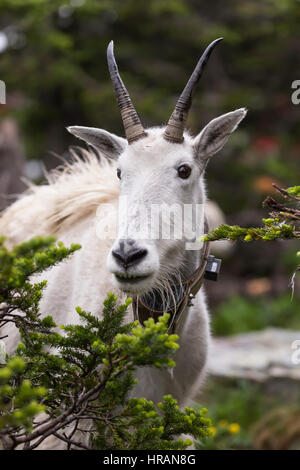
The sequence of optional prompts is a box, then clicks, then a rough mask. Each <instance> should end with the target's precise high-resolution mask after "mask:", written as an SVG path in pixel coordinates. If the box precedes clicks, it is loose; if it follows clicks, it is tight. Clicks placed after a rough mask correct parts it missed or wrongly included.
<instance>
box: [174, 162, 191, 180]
mask: <svg viewBox="0 0 300 470" xmlns="http://www.w3.org/2000/svg"><path fill="white" fill-rule="evenodd" d="M191 171H192V169H191V168H190V167H189V166H188V165H181V166H180V167H179V168H178V169H177V173H178V176H179V177H180V178H182V179H183V180H186V179H187V178H188V177H189V176H190V174H191Z"/></svg>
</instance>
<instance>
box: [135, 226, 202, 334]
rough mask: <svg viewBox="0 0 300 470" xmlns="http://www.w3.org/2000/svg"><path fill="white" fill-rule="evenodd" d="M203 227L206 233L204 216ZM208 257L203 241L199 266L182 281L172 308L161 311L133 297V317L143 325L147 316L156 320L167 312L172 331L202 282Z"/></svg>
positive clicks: (190, 304)
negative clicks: (180, 289)
mask: <svg viewBox="0 0 300 470" xmlns="http://www.w3.org/2000/svg"><path fill="white" fill-rule="evenodd" d="M204 227H205V233H207V232H208V231H209V226H208V222H207V219H206V218H205V224H204ZM208 259H209V242H204V243H203V247H202V249H201V263H200V266H199V267H198V268H197V269H196V270H195V271H194V273H193V274H192V275H191V277H189V278H188V279H186V280H185V281H183V283H182V286H183V295H182V296H181V297H180V298H179V300H177V303H176V304H175V305H174V306H173V307H172V308H170V309H168V310H166V311H162V310H156V309H154V308H151V307H149V306H148V305H146V304H145V303H144V302H143V301H142V300H141V298H138V299H137V298H136V297H135V298H133V302H132V308H133V316H134V319H135V320H139V322H140V323H141V324H142V325H143V323H144V321H145V320H147V319H148V318H149V317H153V318H154V319H155V320H157V319H158V317H159V316H161V315H162V314H163V313H169V314H170V316H171V318H170V322H169V331H170V332H172V333H174V332H175V330H176V327H177V325H178V323H179V321H180V319H181V317H182V314H183V312H184V311H185V310H186V308H187V307H190V306H192V305H193V304H192V303H191V302H192V300H193V299H194V297H195V295H196V294H197V293H198V292H199V290H200V288H201V286H202V284H203V279H204V276H205V269H206V265H207V262H208Z"/></svg>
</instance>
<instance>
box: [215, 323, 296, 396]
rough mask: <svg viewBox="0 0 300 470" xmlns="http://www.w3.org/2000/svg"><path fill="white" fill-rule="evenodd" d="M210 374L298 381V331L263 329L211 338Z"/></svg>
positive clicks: (258, 380) (258, 379)
mask: <svg viewBox="0 0 300 470" xmlns="http://www.w3.org/2000/svg"><path fill="white" fill-rule="evenodd" d="M209 373H210V375H211V376H213V377H215V378H224V379H226V378H227V379H238V378H243V379H249V380H253V381H256V382H268V381H270V380H271V381H272V380H279V379H280V380H283V381H284V380H286V379H288V381H289V382H290V381H293V382H295V381H296V382H299V383H297V387H299V384H300V331H291V330H286V329H280V328H267V329H265V330H263V331H255V332H250V333H244V334H239V335H235V336H231V337H222V338H220V337H219V338H218V337H216V338H213V342H212V347H211V352H210V359H209Z"/></svg>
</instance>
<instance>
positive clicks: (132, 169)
mask: <svg viewBox="0 0 300 470" xmlns="http://www.w3.org/2000/svg"><path fill="white" fill-rule="evenodd" d="M219 41H220V39H217V40H215V41H214V42H212V43H211V44H210V45H209V46H208V47H207V49H206V50H205V52H204V54H203V55H202V57H201V58H200V60H199V62H198V64H197V65H196V68H195V70H194V72H193V74H192V75H191V77H190V79H189V81H188V83H187V85H186V87H185V88H184V90H183V92H182V94H181V96H180V98H179V100H178V102H177V104H176V106H175V109H174V111H173V113H172V115H171V117H170V119H169V122H168V124H167V126H166V127H165V128H150V129H147V130H144V128H143V126H142V124H141V121H140V119H139V117H138V115H137V113H136V111H135V108H134V106H133V104H132V102H131V100H130V97H129V94H128V92H127V90H126V88H125V85H124V83H123V81H122V79H121V77H120V75H119V72H118V67H117V64H116V61H115V58H114V53H113V43H112V42H111V43H110V44H109V46H108V50H107V57H108V66H109V71H110V75H111V78H112V82H113V85H114V88H115V92H116V96H117V100H118V104H119V107H120V111H121V116H122V120H123V123H124V128H125V135H126V139H123V138H121V137H118V136H116V135H114V134H111V133H109V132H107V131H105V130H102V129H96V128H88V127H79V126H73V127H70V128H68V130H69V131H70V132H71V133H73V134H74V135H76V136H77V137H79V138H80V139H83V140H85V141H86V142H87V143H88V144H90V145H92V146H94V147H96V148H97V149H99V150H100V152H101V153H103V154H104V155H105V156H106V157H107V158H109V159H113V160H116V161H117V170H116V172H117V175H116V176H118V177H119V178H120V195H121V198H120V201H121V202H120V205H119V212H120V215H121V217H120V218H119V220H120V224H119V235H118V237H117V239H116V241H115V242H114V244H113V246H112V249H111V251H110V253H109V256H108V260H107V264H108V269H109V270H110V271H111V272H112V273H113V274H114V275H115V279H116V282H117V284H118V286H119V287H120V288H121V289H122V290H123V291H125V292H128V293H130V294H142V293H145V292H148V291H151V290H152V289H154V288H158V289H159V288H160V286H162V285H163V286H165V285H166V283H167V282H168V279H169V280H170V278H171V276H173V278H174V277H176V276H178V277H179V278H180V275H181V272H182V269H183V264H184V260H185V256H184V247H185V246H186V245H185V244H186V242H187V239H188V238H189V240H188V241H189V242H191V241H195V238H196V235H195V233H197V231H196V232H195V231H194V230H190V227H189V228H188V232H189V234H192V235H190V236H189V237H187V236H186V226H185V227H184V228H183V230H182V227H181V230H179V233H181V236H178V232H177V236H175V235H174V234H175V232H176V227H175V230H174V224H175V221H176V220H177V221H178V218H177V215H180V221H181V223H184V224H186V220H187V219H186V218H185V217H182V213H183V212H182V211H181V209H182V208H183V207H184V205H189V206H192V207H194V206H196V205H197V206H200V207H202V208H203V204H204V198H205V193H204V182H203V173H204V170H205V167H206V164H207V162H208V160H209V158H210V157H211V156H212V155H213V154H215V153H216V152H218V151H219V150H220V149H221V148H222V147H223V145H224V144H225V142H226V141H227V139H228V137H229V135H230V134H231V133H232V132H233V131H234V130H235V129H236V127H237V126H238V124H239V123H240V121H241V120H242V119H243V118H244V117H245V115H246V110H245V109H244V108H242V109H238V110H236V111H233V112H230V113H227V114H224V115H222V116H220V117H218V118H216V119H213V120H212V121H211V122H209V124H207V125H206V126H205V127H204V129H203V130H202V131H201V132H200V133H199V134H198V135H197V136H196V137H191V136H190V135H189V134H188V133H187V132H186V131H185V125H186V120H187V116H188V111H189V108H190V106H191V103H192V95H193V92H194V90H195V87H196V85H197V82H198V81H199V78H200V76H201V74H202V71H203V68H204V66H205V64H206V62H207V60H208V58H209V56H210V54H211V52H212V50H213V48H214V47H215V45H216V44H217V43H218V42H219ZM124 203H126V210H125V209H124V206H123V204H124ZM201 205H202V206H201ZM170 206H171V207H170ZM162 209H163V210H165V209H166V212H167V213H171V215H172V217H162V218H161V215H162V214H161V212H162ZM178 212H180V214H178ZM125 214H126V217H125ZM165 215H166V214H165ZM168 215H169V214H168ZM192 218H193V217H192ZM150 220H151V223H150V226H149V221H150ZM183 220H184V222H183ZM188 220H189V221H191V217H189V218H188ZM189 223H190V222H189ZM201 223H203V211H202V222H201ZM158 225H159V227H160V228H159V229H158ZM165 225H167V226H168V227H169V230H167V232H168V234H170V236H162V231H164V228H166V227H165ZM177 228H178V227H177ZM171 232H172V235H173V236H171ZM149 234H150V236H149ZM153 234H154V235H153ZM193 234H194V235H193Z"/></svg>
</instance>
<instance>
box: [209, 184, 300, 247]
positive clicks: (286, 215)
mask: <svg viewBox="0 0 300 470" xmlns="http://www.w3.org/2000/svg"><path fill="white" fill-rule="evenodd" d="M273 186H274V187H275V189H276V190H277V191H279V192H280V193H281V195H283V197H284V198H285V199H286V200H288V202H292V203H295V204H294V205H295V206H296V207H290V206H286V205H283V204H280V203H278V202H277V201H275V199H273V198H272V197H271V196H268V197H267V199H266V200H265V201H264V203H263V205H264V206H266V207H269V208H270V209H271V210H272V212H271V213H270V217H269V218H268V219H262V222H263V226H262V227H247V228H244V227H239V226H238V225H233V226H231V225H226V224H222V225H220V226H219V227H217V228H216V229H215V230H212V231H211V232H209V233H208V234H206V235H205V236H204V237H202V239H203V240H205V241H215V240H224V239H227V240H238V239H242V240H244V241H245V242H251V241H254V240H263V241H271V240H287V239H299V238H300V210H299V201H300V186H294V187H291V188H287V189H282V188H278V186H276V185H273Z"/></svg>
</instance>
